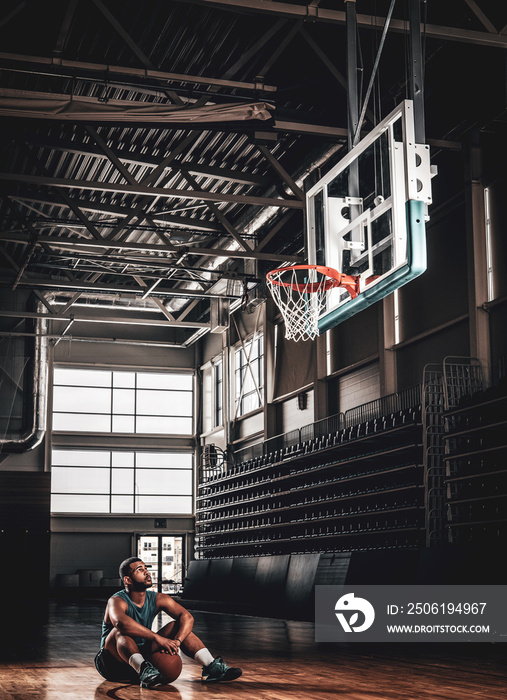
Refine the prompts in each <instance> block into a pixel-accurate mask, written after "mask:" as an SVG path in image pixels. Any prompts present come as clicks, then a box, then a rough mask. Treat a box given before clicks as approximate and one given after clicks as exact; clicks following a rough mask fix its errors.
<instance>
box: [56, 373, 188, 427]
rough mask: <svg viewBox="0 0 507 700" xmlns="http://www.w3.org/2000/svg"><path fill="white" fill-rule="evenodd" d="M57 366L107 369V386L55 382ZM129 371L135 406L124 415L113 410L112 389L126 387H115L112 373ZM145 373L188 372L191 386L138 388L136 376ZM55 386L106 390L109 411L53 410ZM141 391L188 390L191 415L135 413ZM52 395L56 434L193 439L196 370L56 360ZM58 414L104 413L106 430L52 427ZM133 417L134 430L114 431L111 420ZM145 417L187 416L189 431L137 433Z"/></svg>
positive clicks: (167, 417)
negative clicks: (80, 363) (132, 381)
mask: <svg viewBox="0 0 507 700" xmlns="http://www.w3.org/2000/svg"><path fill="white" fill-rule="evenodd" d="M58 369H73V370H83V371H93V370H95V371H104V372H110V373H111V383H110V385H109V386H103V387H99V386H92V387H88V386H84V385H83V386H80V385H70V384H57V383H55V381H54V375H55V370H58ZM122 372H125V373H129V374H134V375H135V379H134V381H135V385H134V387H130V388H127V389H130V390H131V391H133V392H134V405H135V411H134V413H133V414H123V413H120V412H117V413H115V412H114V397H115V392H119V391H123V390H125V389H126V387H121V386H114V373H122ZM148 374H181V375H187V376H188V375H190V376H191V378H192V382H191V389H190V390H186V389H184V390H177V389H174V390H170V389H157V388H144V387H138V386H137V381H138V375H148ZM55 387H62V388H65V387H69V388H83V389H86V388H101V389H105V390H107V391H109V392H110V396H109V402H110V406H109V412H106V411H97V412H96V413H91V412H84V411H83V412H72V411H56V410H55V407H54V395H55ZM141 391H160V392H164V391H168V392H169V391H180V392H183V393H188V394H190V395H191V414H190V415H189V416H169V415H163V414H160V415H147V414H143V413H137V412H136V410H137V401H138V392H141ZM51 395H52V401H51V426H52V432H53V433H57V434H67V435H68V434H70V435H90V434H91V433H93V434H94V435H101V436H110V437H111V438H114V437H115V436H122V437H125V436H130V437H133V438H136V437H139V438H143V437H151V438H160V437H162V438H170V437H181V436H184V437H188V438H192V437H193V436H194V435H195V418H196V416H195V372H194V371H193V370H184V369H182V370H179V369H172V368H164V369H162V368H159V367H157V368H144V367H142V368H139V367H135V368H126V367H114V366H111V365H102V366H99V365H93V366H86V365H77V364H76V365H74V364H65V363H60V362H59V363H57V364H56V363H55V365H54V366H53V375H52V386H51ZM57 413H58V414H61V415H69V416H70V415H75V416H78V417H79V416H82V417H84V416H99V415H102V416H107V417H108V418H109V426H110V429H109V430H97V429H92V428H90V429H89V430H78V429H62V428H55V425H54V423H55V421H54V417H55V414H57ZM131 415H132V416H133V420H134V430H133V431H130V430H113V421H114V418H115V417H116V418H119V417H123V416H131ZM148 418H160V419H163V418H166V419H168V420H169V421H171V420H173V419H174V420H178V419H190V424H191V425H190V431H189V432H182V431H181V430H180V431H175V432H143V431H138V432H136V426H137V422H138V421H142V420H143V419H148Z"/></svg>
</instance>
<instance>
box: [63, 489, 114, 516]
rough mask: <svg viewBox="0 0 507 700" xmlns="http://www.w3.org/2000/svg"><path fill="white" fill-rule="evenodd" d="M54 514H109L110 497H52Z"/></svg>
mask: <svg viewBox="0 0 507 700" xmlns="http://www.w3.org/2000/svg"><path fill="white" fill-rule="evenodd" d="M51 512H53V513H109V496H72V495H64V496H60V495H58V494H54V495H53V496H51Z"/></svg>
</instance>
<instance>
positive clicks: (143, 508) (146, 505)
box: [136, 496, 192, 515]
mask: <svg viewBox="0 0 507 700" xmlns="http://www.w3.org/2000/svg"><path fill="white" fill-rule="evenodd" d="M136 512H137V513H160V514H163V515H167V514H168V513H182V514H186V515H191V514H192V498H191V497H190V496H139V497H136Z"/></svg>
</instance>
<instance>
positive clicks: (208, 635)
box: [0, 602, 507, 700]
mask: <svg viewBox="0 0 507 700" xmlns="http://www.w3.org/2000/svg"><path fill="white" fill-rule="evenodd" d="M102 612H103V604H102V603H100V604H99V603H98V602H89V603H80V604H75V605H55V604H52V605H51V609H50V619H49V623H48V624H47V625H45V626H44V627H43V628H41V629H36V628H35V629H34V628H33V627H32V628H31V627H30V626H29V625H28V626H27V627H25V628H24V631H23V632H22V633H20V635H19V639H18V640H13V639H12V629H13V628H10V626H9V627H7V628H4V630H3V635H2V636H3V643H4V646H5V649H2V652H1V655H0V699H1V700H71V699H72V700H131V699H141V698H143V699H145V698H154V699H158V700H162V698H163V697H164V696H165V697H167V698H168V699H169V698H171V699H172V700H194V699H195V698H201V699H203V698H206V699H210V698H213V700H222V698H234V699H235V700H268V699H269V700H287V699H289V698H291V699H293V698H294V699H298V700H300V699H301V700H306V699H314V700H331V699H334V698H338V699H340V700H415V699H416V698H417V700H421V699H422V700H424V699H426V698H428V699H429V698H431V699H432V700H433V699H435V700H471V699H473V700H505V698H506V697H507V662H506V652H507V645H505V644H497V645H492V644H473V645H468V644H455V645H450V644H406V645H402V644H392V645H380V644H370V645H368V646H367V645H363V644H358V643H354V644H315V643H314V641H313V625H312V624H311V623H308V622H294V621H285V620H275V619H269V618H255V617H247V616H240V615H225V614H218V613H209V612H195V619H196V625H195V629H196V632H197V633H198V634H199V635H200V636H201V637H202V639H203V640H204V641H205V642H206V643H207V644H208V645H209V647H210V650H211V651H212V653H214V654H216V655H219V654H221V655H223V656H224V658H225V659H226V661H227V662H228V663H229V664H230V665H239V666H241V667H242V668H243V674H244V675H243V677H242V678H241V679H240V680H238V681H234V682H232V683H229V684H225V683H224V684H217V685H204V684H201V682H200V680H199V678H200V668H199V667H198V666H197V664H196V663H195V662H193V661H191V660H190V659H187V658H186V657H184V659H183V664H184V665H183V673H182V675H181V676H180V678H179V679H178V680H177V681H176V682H175V683H174V684H172V685H170V686H164V687H161V688H156V689H153V690H141V689H140V688H139V687H138V686H129V685H126V684H121V683H110V682H107V681H104V680H102V679H101V677H100V676H99V675H98V674H97V672H96V671H95V668H94V665H93V657H94V654H95V652H96V649H97V644H98V640H99V629H100V621H101V617H102ZM14 629H15V628H14Z"/></svg>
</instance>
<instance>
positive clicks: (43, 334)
mask: <svg viewBox="0 0 507 700" xmlns="http://www.w3.org/2000/svg"><path fill="white" fill-rule="evenodd" d="M41 308H42V304H40V303H39V304H38V305H37V309H38V311H39V312H40V310H41ZM1 335H5V334H4V333H2V334H1ZM15 335H16V334H13V336H15ZM33 337H34V344H33V357H31V358H30V360H31V362H30V363H29V365H30V366H31V381H30V383H31V391H30V392H26V393H27V395H29V396H30V397H31V404H30V414H29V416H30V425H28V426H27V427H26V429H25V430H24V431H23V432H22V433H21V434H19V435H17V436H14V435H11V436H8V433H7V432H6V434H5V435H4V437H3V438H0V454H1V453H19V452H27V451H28V450H33V449H34V448H35V447H38V446H39V445H40V444H41V443H42V440H43V439H44V436H45V434H46V412H47V367H48V337H47V321H46V320H44V319H41V318H39V319H37V321H36V332H35V334H34V335H33Z"/></svg>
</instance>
